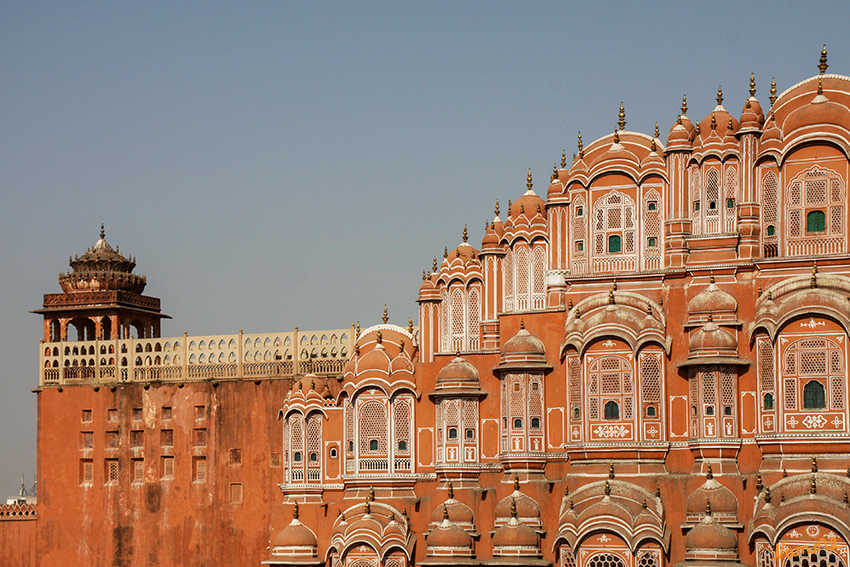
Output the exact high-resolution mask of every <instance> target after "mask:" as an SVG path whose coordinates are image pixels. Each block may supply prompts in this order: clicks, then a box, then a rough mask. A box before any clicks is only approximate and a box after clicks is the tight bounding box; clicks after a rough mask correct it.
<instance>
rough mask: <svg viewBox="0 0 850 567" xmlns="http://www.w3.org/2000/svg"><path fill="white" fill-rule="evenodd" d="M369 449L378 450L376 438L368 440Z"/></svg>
mask: <svg viewBox="0 0 850 567" xmlns="http://www.w3.org/2000/svg"><path fill="white" fill-rule="evenodd" d="M369 450H370V451H377V450H378V440H377V439H371V440H369Z"/></svg>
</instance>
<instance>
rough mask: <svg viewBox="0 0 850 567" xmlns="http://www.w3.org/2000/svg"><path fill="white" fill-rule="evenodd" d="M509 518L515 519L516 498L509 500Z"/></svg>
mask: <svg viewBox="0 0 850 567" xmlns="http://www.w3.org/2000/svg"><path fill="white" fill-rule="evenodd" d="M511 518H516V498H511Z"/></svg>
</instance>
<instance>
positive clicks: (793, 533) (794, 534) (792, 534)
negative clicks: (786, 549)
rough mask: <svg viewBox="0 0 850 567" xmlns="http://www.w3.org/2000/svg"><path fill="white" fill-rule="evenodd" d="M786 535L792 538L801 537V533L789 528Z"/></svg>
mask: <svg viewBox="0 0 850 567" xmlns="http://www.w3.org/2000/svg"><path fill="white" fill-rule="evenodd" d="M788 535H789V536H790V537H793V538H794V539H797V538H798V537H803V534H801V533H800V532H798V531H797V530H791V531H790V532H788Z"/></svg>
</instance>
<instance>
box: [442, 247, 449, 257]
mask: <svg viewBox="0 0 850 567" xmlns="http://www.w3.org/2000/svg"><path fill="white" fill-rule="evenodd" d="M448 257H449V247H448V246H444V247H443V258H448Z"/></svg>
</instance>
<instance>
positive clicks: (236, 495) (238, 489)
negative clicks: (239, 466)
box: [230, 482, 242, 504]
mask: <svg viewBox="0 0 850 567" xmlns="http://www.w3.org/2000/svg"><path fill="white" fill-rule="evenodd" d="M230 503H231V504H242V483H241V482H232V483H230Z"/></svg>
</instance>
